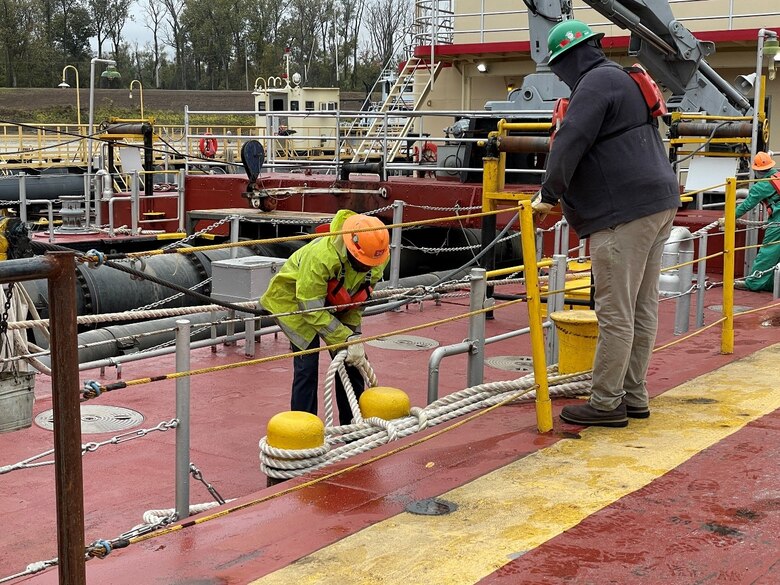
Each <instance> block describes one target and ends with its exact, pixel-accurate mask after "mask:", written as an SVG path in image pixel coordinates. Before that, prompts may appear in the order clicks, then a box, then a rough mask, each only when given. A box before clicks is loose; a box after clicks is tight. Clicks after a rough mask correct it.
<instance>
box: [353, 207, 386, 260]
mask: <svg viewBox="0 0 780 585" xmlns="http://www.w3.org/2000/svg"><path fill="white" fill-rule="evenodd" d="M367 228H376V229H375V230H374V231H370V232H369V231H366V232H357V233H355V232H353V233H344V234H342V237H343V238H344V243H345V244H346V245H347V250H349V253H350V254H352V255H353V256H354V257H355V259H356V260H357V261H358V262H360V263H361V264H364V265H366V266H379V265H380V264H382V262H384V261H385V260H386V259H387V255H388V254H389V253H390V233H389V232H388V231H387V228H386V227H385V224H383V223H382V220H380V219H379V218H377V217H373V216H371V215H362V214H359V213H356V214H355V215H350V216H349V217H348V218H347V219H346V220H345V221H344V225H343V227H342V230H343V231H345V232H350V231H351V230H360V229H367Z"/></svg>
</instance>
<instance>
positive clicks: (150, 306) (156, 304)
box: [130, 276, 211, 313]
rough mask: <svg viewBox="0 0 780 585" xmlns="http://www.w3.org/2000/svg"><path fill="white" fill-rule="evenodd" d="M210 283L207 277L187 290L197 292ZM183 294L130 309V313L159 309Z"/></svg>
mask: <svg viewBox="0 0 780 585" xmlns="http://www.w3.org/2000/svg"><path fill="white" fill-rule="evenodd" d="M210 282H211V277H210V276H209V277H208V278H207V279H206V280H204V281H201V282H199V283H198V284H194V285H192V286H191V287H190V288H188V289H187V290H197V289H199V288H201V287H202V286H205V285H207V284H209V283H210ZM183 296H184V293H176V294H175V295H171V296H169V297H168V298H166V299H160V300H159V301H155V302H153V303H149V304H148V305H144V306H143V307H138V308H136V309H130V312H131V313H133V312H138V311H148V310H150V309H155V308H157V307H161V306H162V305H165V304H166V303H169V302H171V301H173V300H176V299H178V298H179V297H183Z"/></svg>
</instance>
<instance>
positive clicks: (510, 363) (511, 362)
mask: <svg viewBox="0 0 780 585" xmlns="http://www.w3.org/2000/svg"><path fill="white" fill-rule="evenodd" d="M485 363H486V364H487V365H488V366H490V367H491V368H496V369H498V370H506V371H509V372H530V371H532V370H533V369H534V360H533V358H532V357H531V356H527V355H497V356H494V357H490V358H486V359H485Z"/></svg>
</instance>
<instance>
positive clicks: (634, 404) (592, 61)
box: [532, 20, 680, 427]
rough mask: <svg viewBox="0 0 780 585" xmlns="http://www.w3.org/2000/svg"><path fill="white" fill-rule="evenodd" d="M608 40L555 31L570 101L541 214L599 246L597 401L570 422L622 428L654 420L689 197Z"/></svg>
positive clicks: (554, 56) (567, 28) (554, 65)
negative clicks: (678, 218) (670, 243)
mask: <svg viewBox="0 0 780 585" xmlns="http://www.w3.org/2000/svg"><path fill="white" fill-rule="evenodd" d="M603 36H604V35H603V34H601V33H599V34H596V33H594V32H593V31H592V30H591V29H590V28H589V27H588V26H587V25H586V24H585V23H583V22H580V21H577V20H566V21H564V22H561V23H559V24H557V25H556V26H554V27H553V28H552V29H551V30H550V33H549V36H548V41H547V44H548V48H549V49H550V52H551V53H550V57H549V65H550V69H552V71H553V73H555V75H557V76H558V77H559V78H560V79H561V80H562V81H563V82H564V83H566V85H568V86H569V87H570V88H571V98H570V101H569V105H568V110H567V111H566V114H565V117H564V118H563V122H562V124H561V126H560V127H559V129H558V130H557V133H556V134H555V140H554V142H553V146H552V148H551V150H550V154H549V156H548V159H547V170H546V175H545V177H544V181H543V183H542V187H541V190H540V191H539V193H537V195H536V197H534V200H533V202H532V207H533V209H534V212H535V214H536V215H537V217H538V216H542V217H543V216H545V215H546V214H547V213H548V212H549V211H550V209H551V208H552V207H553V205H555V204H556V203H558V202H560V203H561V206H562V208H563V214H564V216H565V217H566V219H567V220H568V222H569V225H571V227H572V228H573V229H574V230H575V231H576V232H577V234H578V235H579V237H580V238H590V253H591V262H592V272H593V281H594V286H595V291H594V298H595V303H596V316H597V319H598V325H599V337H598V342H597V347H596V355H595V359H594V364H593V385H592V392H591V396H590V400H589V401H588V403H586V404H583V405H578V406H566V407H564V408H563V411H562V412H561V418H562V419H563V420H564V421H566V422H569V423H574V424H581V425H599V426H608V427H623V426H626V425H627V424H628V418H627V417H628V416H630V417H634V418H646V417H647V416H649V414H650V411H649V408H648V395H647V387H646V382H645V376H646V374H647V368H648V365H649V361H650V356H651V353H652V349H653V344H654V343H655V336H656V330H657V327H658V280H659V273H660V266H661V253H662V251H663V246H664V243H665V242H666V240H667V239H668V237H669V234H670V232H671V227H672V222H673V220H674V216H675V211H676V210H677V208H678V207H679V205H680V189H679V184H678V182H677V177H676V176H675V173H674V171H673V170H672V167H671V164H670V163H669V160H668V158H667V156H666V153H665V151H664V147H663V143H662V142H661V137H660V135H659V132H658V127H657V124H656V123H655V122H654V118H653V117H652V116H651V114H650V108H649V106H648V104H647V102H646V100H645V98H644V97H643V94H642V91H641V90H640V89H639V85H638V84H637V82H635V81H634V80H633V78H632V77H631V76H629V75H628V74H627V73H626V71H624V70H623V69H622V68H621V67H620V66H619V65H617V63H614V62H612V61H610V60H608V59H607V58H606V57H605V55H604V52H603V51H602V49H601V40H600V39H601V37H603Z"/></svg>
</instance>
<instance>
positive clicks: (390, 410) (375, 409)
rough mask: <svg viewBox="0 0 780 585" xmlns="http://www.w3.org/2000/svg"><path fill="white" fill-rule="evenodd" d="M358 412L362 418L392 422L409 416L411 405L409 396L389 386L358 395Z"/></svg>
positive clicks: (368, 390) (371, 389)
mask: <svg viewBox="0 0 780 585" xmlns="http://www.w3.org/2000/svg"><path fill="white" fill-rule="evenodd" d="M358 402H359V403H360V412H361V413H362V414H363V418H371V417H374V416H375V417H377V418H381V419H384V420H393V419H394V418H401V417H404V416H409V410H410V408H411V403H410V402H409V396H408V395H407V394H406V392H404V391H403V390H399V389H398V388H390V387H389V386H375V387H374V388H368V389H367V390H366V391H365V392H363V394H361V395H360V400H359V401H358Z"/></svg>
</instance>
